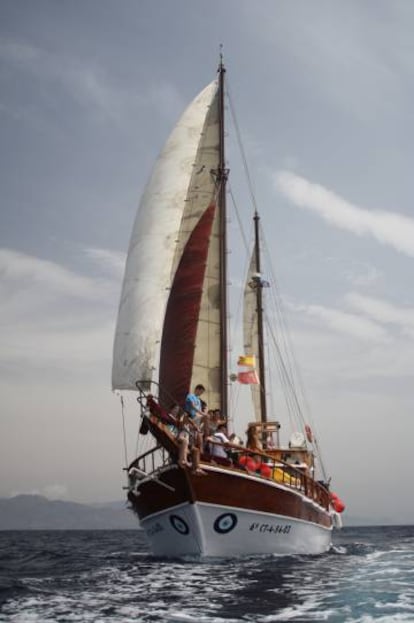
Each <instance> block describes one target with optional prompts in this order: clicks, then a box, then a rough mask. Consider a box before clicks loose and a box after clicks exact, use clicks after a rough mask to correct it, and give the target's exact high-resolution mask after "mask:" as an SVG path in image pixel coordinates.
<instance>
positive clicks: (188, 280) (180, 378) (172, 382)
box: [159, 204, 216, 406]
mask: <svg viewBox="0 0 414 623" xmlns="http://www.w3.org/2000/svg"><path fill="white" fill-rule="evenodd" d="M215 208H216V206H215V205H214V204H212V205H210V206H209V207H208V208H207V210H206V211H205V212H204V214H203V215H202V217H201V218H200V220H199V221H198V223H197V225H196V227H195V228H194V230H193V232H192V233H191V236H190V237H189V239H188V242H187V244H186V246H185V248H184V251H183V254H182V257H181V260H180V262H179V264H178V268H177V272H176V274H175V277H174V281H173V285H172V288H171V293H170V296H169V299H168V304H167V310H166V314H165V321H164V330H163V334H162V340H161V356H160V375H159V382H160V395H161V397H162V400H163V402H164V403H165V402H166V401H167V400H168V401H171V402H176V403H178V404H181V405H182V404H183V403H184V400H185V396H186V394H187V392H188V391H189V389H190V381H191V376H192V369H193V361H194V351H195V342H196V334H197V326H198V319H199V315H200V305H201V296H202V293H203V284H204V277H205V271H206V265H207V255H208V249H209V241H210V235H211V230H212V226H213V220H214V214H215ZM166 406H169V405H166Z"/></svg>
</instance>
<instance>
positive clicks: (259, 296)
mask: <svg viewBox="0 0 414 623" xmlns="http://www.w3.org/2000/svg"><path fill="white" fill-rule="evenodd" d="M253 220H254V238H255V245H254V248H255V262H256V271H257V273H258V276H257V280H256V288H255V291H256V310H257V334H258V350H259V352H258V357H259V379H260V417H261V421H262V423H265V422H267V405H266V375H265V360H264V339H263V293H262V289H263V281H262V276H261V265H260V237H259V221H260V217H259V215H258V213H257V211H255V213H254V217H253Z"/></svg>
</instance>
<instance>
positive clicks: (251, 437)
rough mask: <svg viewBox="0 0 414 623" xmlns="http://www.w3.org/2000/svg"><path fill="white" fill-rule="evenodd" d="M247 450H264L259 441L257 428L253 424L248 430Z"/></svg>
mask: <svg viewBox="0 0 414 623" xmlns="http://www.w3.org/2000/svg"><path fill="white" fill-rule="evenodd" d="M246 434H247V440H246V448H247V449H248V450H263V445H262V442H261V441H260V439H259V434H258V432H257V429H256V426H255V425H254V424H251V425H250V426H249V427H248V429H247V433H246Z"/></svg>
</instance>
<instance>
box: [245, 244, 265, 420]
mask: <svg viewBox="0 0 414 623" xmlns="http://www.w3.org/2000/svg"><path fill="white" fill-rule="evenodd" d="M256 273H257V268H256V250H255V248H253V252H252V257H251V260H250V265H249V270H248V273H247V279H246V285H245V289H244V313H243V345H244V354H245V355H255V357H256V360H257V357H258V354H259V332H258V324H257V300H256V287H257V284H256V283H255V280H254V277H255V275H256ZM250 388H251V392H252V399H253V409H254V414H255V418H256V420H257V421H258V422H260V421H261V413H260V391H261V385H254V384H253V385H250Z"/></svg>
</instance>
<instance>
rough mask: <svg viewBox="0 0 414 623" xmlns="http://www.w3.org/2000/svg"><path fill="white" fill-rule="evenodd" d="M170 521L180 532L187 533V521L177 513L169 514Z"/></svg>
mask: <svg viewBox="0 0 414 623" xmlns="http://www.w3.org/2000/svg"><path fill="white" fill-rule="evenodd" d="M170 523H171V525H172V527H173V528H174V529H175V530H177V532H179V533H180V534H188V533H189V532H190V528H189V527H188V524H187V522H185V521H184V519H182V518H181V517H179V516H178V515H170Z"/></svg>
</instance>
